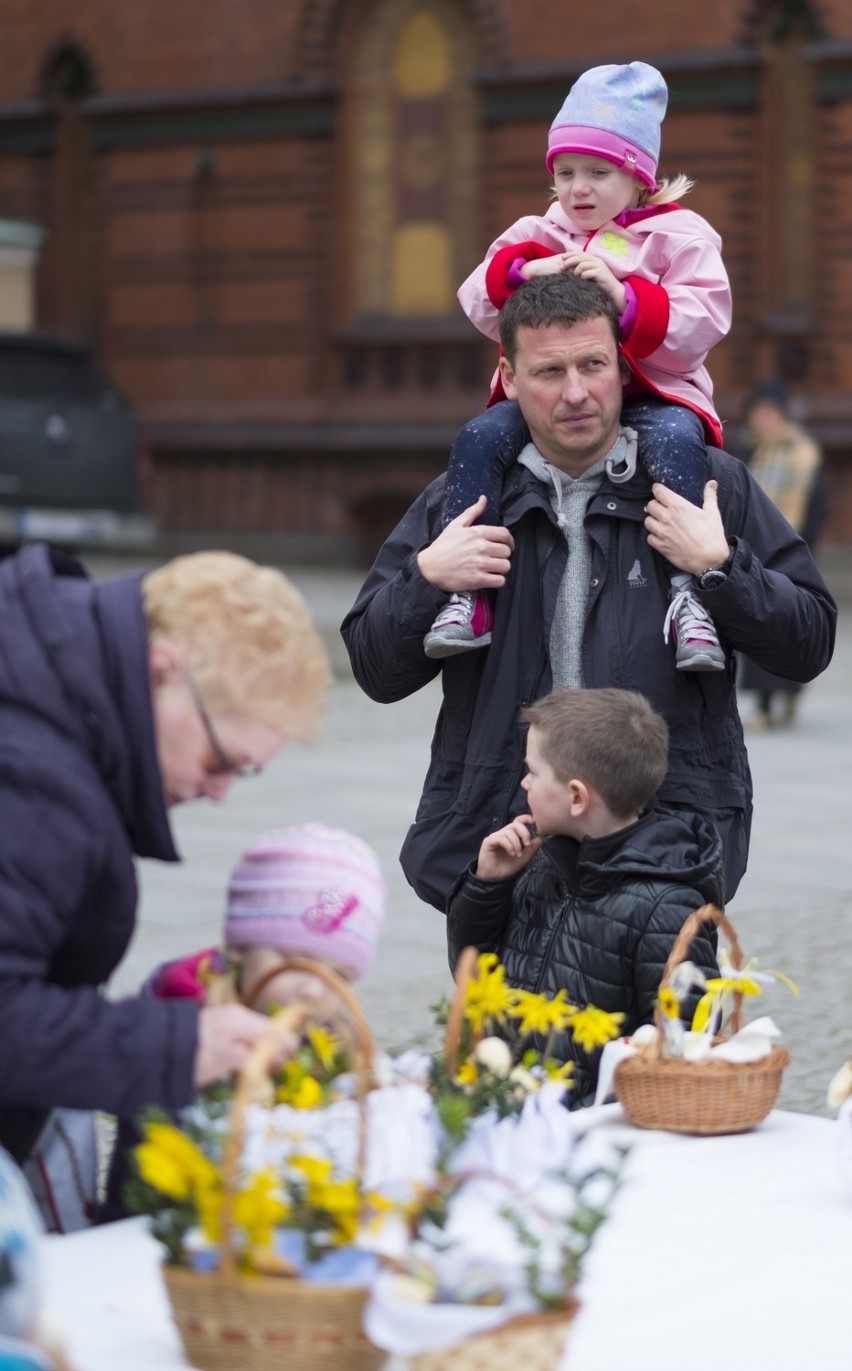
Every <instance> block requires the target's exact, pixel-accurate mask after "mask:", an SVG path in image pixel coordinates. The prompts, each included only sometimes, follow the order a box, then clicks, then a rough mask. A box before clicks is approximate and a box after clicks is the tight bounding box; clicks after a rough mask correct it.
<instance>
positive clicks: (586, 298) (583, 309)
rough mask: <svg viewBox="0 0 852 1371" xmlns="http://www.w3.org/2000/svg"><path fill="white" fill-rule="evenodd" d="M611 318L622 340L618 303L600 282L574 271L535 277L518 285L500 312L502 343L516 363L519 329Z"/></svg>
mask: <svg viewBox="0 0 852 1371" xmlns="http://www.w3.org/2000/svg"><path fill="white" fill-rule="evenodd" d="M600 318H603V319H608V320H609V324H610V328H611V329H612V336H613V338H614V339H615V341H616V343H617V342H618V327H619V323H618V310H617V309H616V307H615V302H614V301H613V299H612V297H611V296H609V295H608V294H607V293H606V291H605V290H604V288H603V286H599V285H598V283H597V281H586V280H584V279H583V278H582V277H581V276H575V275H574V274H573V273H572V272H560V273H559V275H555V276H533V277H531V279H530V280H529V281H525V282H524V284H523V285H522V286H518V289H517V290H516V291H515V293H514V295H511V296H510V297H509V299H508V300H507V301H506V303H505V305H504V306H503V308H502V309H501V311H500V342H501V343H502V345H503V351H504V352H505V354H506V356H507V357H508V359H509V362H510V363H512V364H514V361H515V356H516V354H517V351H518V329H519V328H544V327H546V326H547V325H548V324H567V325H568V326H569V327H570V326H571V325H572V324H581V323H584V322H585V321H586V320H587V319H600Z"/></svg>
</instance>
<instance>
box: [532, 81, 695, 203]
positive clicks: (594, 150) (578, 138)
mask: <svg viewBox="0 0 852 1371" xmlns="http://www.w3.org/2000/svg"><path fill="white" fill-rule="evenodd" d="M667 103H668V89H667V87H666V83H665V81H664V80H663V78H662V76H661V75H660V73H659V72H658V71H657V69H656V67H651V66H649V65H648V63H647V62H629V63H627V64H626V65H623V66H615V65H613V66H605V67H592V68H591V69H590V70H589V71H586V72H584V73H583V75H582V76H580V77H578V78H577V80H576V81H575V82H574V84H573V86H572V87H571V89H570V90H569V92H568V94H567V96H566V97H565V103H564V104H563V106H562V108H561V110H560V111H559V113H558V114H557V116H556V118H555V119H554V121H553V123H552V124H551V126H550V134H549V136H548V140H547V159H546V161H547V170H548V171H549V172H550V173H551V174H552V172H553V159H554V157H557V156H558V155H559V153H560V152H574V153H581V154H582V155H583V156H586V157H602V158H604V160H605V161H607V162H614V163H615V165H616V166H617V167H618V168H619V169H620V170H621V171H626V172H629V173H630V174H631V175H633V176H636V177H638V179H639V180H640V181H641V182H642V183H643V185H645V186H647V187H648V189H649V190H653V189H654V187H655V185H656V181H657V162H658V161H659V158H660V125H661V124H662V122H663V117H664V115H665V112H666V105H667Z"/></svg>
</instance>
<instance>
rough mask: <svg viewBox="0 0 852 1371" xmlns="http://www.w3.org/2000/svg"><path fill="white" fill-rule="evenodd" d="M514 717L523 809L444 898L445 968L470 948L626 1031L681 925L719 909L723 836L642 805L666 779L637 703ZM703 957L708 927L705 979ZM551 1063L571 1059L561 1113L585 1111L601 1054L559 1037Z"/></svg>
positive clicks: (655, 738) (694, 956) (610, 698)
mask: <svg viewBox="0 0 852 1371" xmlns="http://www.w3.org/2000/svg"><path fill="white" fill-rule="evenodd" d="M521 717H522V719H523V721H524V722H525V723H527V724H529V734H528V737H527V752H526V763H527V768H528V772H527V775H526V776H525V777H524V780H523V781H522V785H523V788H524V790H525V791H526V794H527V799H528V801H529V809H530V813H528V814H521V815H519V816H518V817H517V818H516V819H514V820H513V821H512V822H511V823H509V824H507V825H506V826H505V827H504V828H501V829H498V831H497V832H496V833H492V834H490V835H489V836H488V837H487V838H485V840H484V841H483V843H482V846H481V848H480V851H479V857H478V859H477V861H476V864H475V866H474V865H473V864H471V867H470V868H469V869H468V870H467V871H465V872H464V873H463V875H462V876H460V877H459V879H458V881H457V882H456V884H455V886H454V887H453V889H452V890H451V892H450V895H449V898H448V901H447V922H448V941H449V949H450V966H451V967H453V968H454V967H455V963H456V961H457V959H458V956H459V954H460V952H461V950H462V949H463V948H464V947H466V946H469V945H472V946H474V947H477V948H479V950H480V951H482V952H486V951H490V952H497V953H499V955H500V958H501V960H502V961H503V963H504V965H505V968H506V980H507V982H508V984H509V985H512V986H517V987H518V988H520V989H523V990H532V991H537V992H542V993H544V994H546V995H549V996H552V995H555V994H556V992H557V991H559V990H564V991H565V992H566V994H567V996H568V999H569V1000H570V1001H571V1002H572V1003H574V1004H578V1005H585V1004H594V1005H596V1006H597V1007H598V1008H599V1009H605V1010H607V1011H609V1012H610V1013H619V1012H620V1013H623V1014H624V1015H625V1020H624V1024H623V1032H624V1033H625V1034H628V1035H629V1034H632V1033H633V1032H635V1030H636V1029H637V1028H638V1027H639V1025H640V1024H643V1023H647V1022H649V1021H650V1020H651V1019H652V1017H653V1012H654V1004H655V1001H656V996H657V991H658V989H659V985H660V980H661V977H662V974H663V968H664V966H665V964H666V960H667V958H668V955H669V952H670V950H671V947H672V944H673V943H674V940H675V938H676V937H677V935H678V933H679V932H680V929H681V927H682V925H683V923H684V921H685V920H686V918H687V917H688V915H689V914H691V913H692V912H693V910H695V909H696V908H698V906H699V905H702V904H707V903H710V904H716V905H719V906H720V907H721V906H722V904H723V900H724V887H723V864H722V844H721V839H720V837H719V834H718V831H717V829H716V828H715V826H714V825H713V824H712V823H710V822H709V821H708V820H706V819H704V818H702V817H701V816H700V815H698V814H686V813H684V812H683V811H680V810H679V811H677V812H675V811H667V810H662V809H652V808H651V809H649V808H648V804H649V801H650V800H651V798H652V796H653V795H654V792H655V791H656V790H657V788H658V786H659V785H660V784H661V782H662V780H663V777H664V776H665V774H666V769H667V765H668V729H667V727H666V723H665V721H664V720H663V719H662V718H661V717H660V715H659V714H657V713H655V711H654V710H653V709H652V708H651V706H650V705H649V704H648V702H647V701H646V700H645V699H644V697H643V696H641V695H638V694H635V693H633V692H631V691H626V690H609V689H604V690H564V689H563V690H555V691H553V693H552V694H551V695H548V696H546V697H545V698H544V699H542V700H539V701H537V703H536V704H534V705H532V706H531V707H530V708H529V709H526V710H524V711H523V713H522V715H521ZM715 947H716V935H715V930H712V931H711V930H709V929H708V930H707V931H706V932H705V933H703V934H701V935H699V936H698V937H697V938H696V939H695V941H694V942H693V944H692V947H691V949H690V958H691V960H692V961H693V962H694V963H695V964H696V965H697V966H699V967H701V969H702V970H703V971H705V972H706V973H707V974H709V975H717V974H718V968H717V965H716V953H715ZM691 1009H692V1006H691V1005H690V1003H689V1002H687V1003H686V1004H685V1005H684V1014H685V1015H688V1016H691ZM543 1045H544V1044H543V1042H539V1043H536V1046H538V1047H540V1048H541V1047H543ZM549 1053H550V1055H551V1056H553V1057H556V1058H561V1059H562V1060H565V1061H568V1060H573V1061H574V1063H575V1067H574V1085H573V1091H572V1096H571V1104H572V1107H577V1106H580V1105H584V1104H589V1103H591V1099H592V1097H593V1095H594V1090H595V1085H596V1082H597V1072H598V1065H599V1053H597V1052H596V1053H592V1054H587V1053H586V1052H584V1051H583V1049H582V1048H580V1047H579V1046H577V1045H576V1044H575V1043H574V1042H573V1039H572V1037H571V1035H570V1033H565V1034H562V1035H561V1036H560V1035H557V1036H556V1040H555V1041H553V1042H551V1043H550V1045H549Z"/></svg>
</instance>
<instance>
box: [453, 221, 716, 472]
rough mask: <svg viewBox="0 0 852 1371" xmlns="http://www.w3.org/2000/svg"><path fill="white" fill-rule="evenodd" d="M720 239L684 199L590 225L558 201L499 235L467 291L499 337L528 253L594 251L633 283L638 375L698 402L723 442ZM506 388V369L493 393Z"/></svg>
mask: <svg viewBox="0 0 852 1371" xmlns="http://www.w3.org/2000/svg"><path fill="white" fill-rule="evenodd" d="M721 242H722V240H721V238H720V237H719V235H718V234H717V233H716V231H715V229H713V228H711V226H710V224H708V223H707V220H706V219H702V218H701V216H700V215H698V214H694V213H693V212H692V210H688V209H681V207H680V205H656V206H654V205H651V206H648V207H646V208H644V209H636V210H625V211H624V212H623V213H622V214H620V215H619V216H618V218H617V219H615V220H610V222H609V223H607V224H604V225H602V227H601V228H599V229H597V230H596V231H595V232H594V233H592V234H589V235H587V234H585V233H583V232H581V231H580V230H578V229H577V228H576V227H575V226H574V224H572V223H571V221H570V219H568V218H567V216H566V215H565V214H564V212H563V210H562V209H561V207H560V206H559V205H558V204H553V205H551V206H550V208H549V209H548V211H547V213H546V214H545V215H544V216H543V217H539V216H538V215H527V216H525V217H524V218H523V219H518V220H517V222H516V223H514V224H512V225H511V227H510V228H508V229H506V231H505V232H504V233H502V234H501V235H500V237H499V238H497V239H496V240H495V241H494V242H493V243H492V244H491V246H490V248H489V249H488V252H487V253H486V255H485V261H484V262H482V263H481V264H480V265H479V266H478V267H477V268H476V270H475V271H473V272H472V273H471V274H470V276H469V277H468V278H467V280H466V281H465V282H464V283H463V284H462V286H461V288H460V290H459V293H458V295H459V300H460V302H461V306H462V309H463V310H464V312H465V314H466V315H467V316H468V318H469V319H470V320H471V322H472V323H474V324H475V325H476V327H477V328H478V329H480V330H481V331H482V333H485V334H486V335H487V336H488V337H489V338H495V339H498V340H499V325H498V319H499V312H500V308H501V306H502V305H503V304H505V302H506V300H508V298H509V296H510V295H512V294H513V293H514V290H515V289H516V286H517V284H518V283H519V281H518V277H517V268H518V267H520V266H521V265H522V264H523V262H525V261H531V260H532V259H533V258H536V257H549V256H552V255H553V254H554V253H559V252H571V251H574V252H590V253H593V254H594V256H595V257H600V258H601V259H602V261H604V262H605V263H606V265H607V266H608V267H609V269H610V271H611V272H612V273H613V275H614V276H616V277H618V279H619V280H620V281H623V282H624V284H625V286H626V287H627V295H628V304H627V309H626V310H625V311H624V314H623V315H622V317H621V352H622V354H623V356H624V358H625V360H626V361H627V362H628V363H629V365H630V367H631V370H632V371H633V374H634V376H635V378H636V381H637V382H638V383H639V385H640V386H641V388H642V389H644V390H649V391H652V392H653V393H654V394H657V395H660V396H662V397H663V398H664V399H667V400H671V401H672V402H673V403H674V404H679V405H685V406H686V407H687V408H688V409H692V410H694V411H695V413H696V414H698V415H699V417H700V418H701V419H702V421H703V423H704V428H705V432H706V435H707V440H708V442H711V443H713V444H714V445H715V446H717V447H721V446H722V425H721V422H720V420H719V417H718V415H717V414H716V411H715V409H714V408H713V383H712V381H711V380H710V376H709V374H708V372H707V369H706V367H705V366H704V361H705V358H706V357H707V354H708V352H709V351H710V349H711V348H712V347H713V344H714V343H717V342H718V341H719V339H720V338H724V336H725V334H726V333H727V332H728V329H729V328H730V325H731V289H730V285H729V282H728V275H727V272H726V271H725V267H724V264H723V262H722V256H721ZM513 267H515V271H514V272H513V270H512V268H513ZM502 398H503V393H502V387H501V386H500V383H499V373H498V376H497V378H495V384H494V388H493V389H492V396H491V403H493V402H494V400H496V399H502Z"/></svg>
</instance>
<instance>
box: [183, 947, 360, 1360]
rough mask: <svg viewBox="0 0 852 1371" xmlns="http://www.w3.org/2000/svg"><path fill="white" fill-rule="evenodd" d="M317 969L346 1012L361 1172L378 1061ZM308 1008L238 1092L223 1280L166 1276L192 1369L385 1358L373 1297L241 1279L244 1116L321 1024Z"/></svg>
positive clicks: (349, 999) (344, 989)
mask: <svg viewBox="0 0 852 1371" xmlns="http://www.w3.org/2000/svg"><path fill="white" fill-rule="evenodd" d="M287 965H288V966H289V967H290V968H296V969H309V970H310V971H311V972H313V973H314V974H315V975H317V976H318V977H319V979H320V980H322V981H324V983H325V984H327V985H328V986H329V987H330V988H331V989H332V990H333V991H334V993H335V994H336V996H337V998H338V1000H339V1001H340V1002H341V1005H342V1008H343V1009H344V1010H345V1019H342V1020H341V1027H342V1028H343V1030H344V1032H345V1033H346V1035H347V1036H348V1037H349V1038H351V1039H352V1047H353V1049H354V1051H353V1061H354V1063H355V1065H356V1068H357V1077H358V1099H359V1103H360V1110H359V1148H358V1167H359V1172H360V1173H363V1166H364V1159H365V1149H366V1103H365V1102H366V1094H367V1087H368V1081H369V1070H370V1067H371V1065H372V1060H373V1044H372V1038H371V1036H370V1030H369V1028H368V1026H367V1022H366V1020H365V1018H364V1015H363V1012H362V1010H361V1007H360V1005H359V1004H358V1001H357V1000H356V998H355V996H354V995H353V994H352V991H351V990H350V989H349V987H348V986H347V985H346V983H345V981H343V980H342V979H341V978H340V977H338V976H336V975H335V974H334V973H333V972H330V971H328V970H327V969H326V968H324V967H322V966H321V965H319V964H314V963H313V962H308V961H305V960H302V959H298V958H291V959H289V961H288V963H287ZM313 1013H314V1011H312V1010H310V1009H309V1008H308V1007H307V1006H305V1005H295V1006H291V1007H290V1008H288V1009H284V1010H282V1011H281V1012H280V1013H279V1014H278V1015H276V1017H275V1018H274V1019H273V1020H272V1022H271V1025H270V1030H269V1032H268V1033H267V1034H266V1035H265V1036H264V1037H263V1038H262V1039H261V1040H260V1041H259V1042H258V1043H257V1045H256V1047H255V1048H254V1050H253V1051H252V1054H251V1056H250V1057H249V1060H248V1061H247V1062H246V1065H245V1067H244V1069H243V1071H242V1072H241V1073H240V1077H239V1080H238V1082H237V1086H236V1089H235V1092H234V1099H233V1103H232V1106H231V1114H230V1119H229V1127H228V1137H227V1139H226V1143H225V1148H224V1153H223V1157H222V1180H223V1207H222V1241H221V1263H220V1266H219V1269H218V1270H217V1271H211V1272H195V1271H188V1270H186V1269H185V1268H183V1267H176V1266H165V1267H164V1268H163V1276H164V1279H165V1283H166V1289H167V1291H168V1294H169V1299H170V1300H171V1305H172V1312H173V1314H174V1319H175V1322H176V1324H177V1326H178V1329H179V1331H180V1335H181V1339H182V1342H183V1346H184V1350H185V1352H186V1356H187V1360H188V1361H189V1362H190V1363H191V1364H192V1365H193V1366H195V1367H200V1368H201V1371H378V1368H379V1367H380V1366H382V1364H383V1363H384V1361H385V1359H386V1354H385V1353H384V1352H382V1351H381V1350H380V1349H378V1348H376V1347H374V1346H373V1345H372V1343H370V1342H369V1341H368V1340H367V1338H366V1336H365V1334H364V1332H363V1330H362V1327H361V1314H362V1310H363V1306H364V1303H365V1301H366V1298H367V1295H368V1293H369V1292H368V1290H367V1289H365V1288H362V1287H360V1286H359V1287H353V1286H344V1285H331V1284H328V1285H321V1284H317V1283H314V1282H311V1281H302V1280H297V1279H295V1278H291V1277H286V1276H281V1277H279V1276H265V1275H241V1274H240V1273H239V1272H238V1270H237V1263H236V1258H235V1254H234V1247H233V1236H234V1225H233V1199H234V1194H235V1191H236V1185H237V1174H238V1169H239V1162H240V1156H241V1153H242V1148H243V1140H244V1136H245V1117H246V1110H247V1108H248V1106H249V1104H250V1103H251V1102H252V1100H253V1099H255V1098H256V1097H257V1094H258V1090H259V1087H260V1085H261V1084H262V1082H263V1081H264V1080H265V1078H266V1077H267V1075H268V1074H269V1071H270V1069H271V1066H272V1063H273V1062H274V1061H275V1059H276V1056H277V1055H278V1051H279V1045H280V1041H281V1038H282V1036H284V1035H285V1034H289V1033H290V1032H292V1030H293V1029H294V1028H296V1027H298V1026H301V1025H302V1024H303V1023H305V1022H306V1021H307V1020H308V1019H310V1018H311V1017H313Z"/></svg>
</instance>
